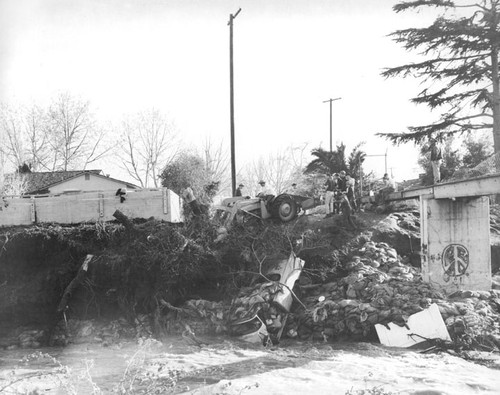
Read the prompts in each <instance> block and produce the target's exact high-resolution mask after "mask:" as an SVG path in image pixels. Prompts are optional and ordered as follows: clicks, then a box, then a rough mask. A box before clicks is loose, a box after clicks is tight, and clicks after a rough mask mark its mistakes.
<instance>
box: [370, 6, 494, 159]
mask: <svg viewBox="0 0 500 395" xmlns="http://www.w3.org/2000/svg"><path fill="white" fill-rule="evenodd" d="M499 4H500V0H478V1H476V2H474V1H470V2H468V1H467V0H457V1H448V0H414V1H402V2H399V3H398V4H396V5H395V6H394V7H393V9H394V11H395V12H397V13H399V12H402V11H406V10H417V11H418V10H419V9H420V8H423V7H427V8H429V7H436V8H439V9H440V10H441V11H442V12H441V14H440V16H439V17H438V18H437V19H436V20H435V21H434V22H433V23H432V24H431V25H430V26H428V27H424V28H409V29H404V30H398V31H395V32H394V33H392V34H391V36H392V37H393V39H394V41H396V42H397V43H400V44H402V45H403V47H404V48H405V49H406V50H407V51H418V52H419V53H420V55H422V56H423V57H424V58H425V60H423V61H420V62H416V63H409V64H405V65H402V66H398V67H392V68H388V69H386V70H385V71H384V72H383V73H382V75H383V76H385V77H396V76H400V77H408V76H412V77H417V78H420V79H423V80H424V82H427V83H428V85H429V86H428V87H427V88H425V89H424V90H422V91H421V92H420V93H419V94H418V95H417V96H416V97H415V98H413V99H412V101H413V102H414V103H418V104H426V105H427V106H429V107H430V108H431V109H433V110H434V109H440V110H441V116H440V118H439V119H438V120H437V121H436V122H434V123H432V124H429V125H423V126H412V127H409V128H408V129H409V130H408V132H406V133H381V134H379V135H382V136H385V137H387V138H389V139H390V140H391V141H392V142H393V143H396V144H399V143H405V142H409V141H413V142H415V143H421V142H423V141H426V139H427V138H429V137H430V136H434V137H437V138H438V139H441V140H444V138H445V137H446V136H448V135H452V134H455V133H463V132H471V131H476V130H491V131H492V133H493V141H494V149H495V153H498V152H500V87H499V74H498V49H499V46H500V26H499V25H500V5H499Z"/></svg>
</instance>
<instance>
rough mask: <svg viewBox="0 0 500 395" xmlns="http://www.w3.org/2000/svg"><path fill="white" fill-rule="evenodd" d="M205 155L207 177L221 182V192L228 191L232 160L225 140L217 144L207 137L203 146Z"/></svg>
mask: <svg viewBox="0 0 500 395" xmlns="http://www.w3.org/2000/svg"><path fill="white" fill-rule="evenodd" d="M203 157H204V159H205V171H206V174H207V177H208V178H209V179H210V180H211V181H216V182H219V192H225V191H228V190H229V188H230V179H231V175H230V172H229V164H230V161H229V153H228V151H227V149H224V144H223V142H222V141H221V142H220V143H219V144H216V143H213V142H212V141H211V140H210V138H207V139H206V140H205V145H204V147H203Z"/></svg>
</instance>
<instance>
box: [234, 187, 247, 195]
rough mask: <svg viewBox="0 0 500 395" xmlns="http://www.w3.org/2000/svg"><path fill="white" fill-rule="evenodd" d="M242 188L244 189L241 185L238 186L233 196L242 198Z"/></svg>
mask: <svg viewBox="0 0 500 395" xmlns="http://www.w3.org/2000/svg"><path fill="white" fill-rule="evenodd" d="M243 188H245V185H243V184H240V185H238V188H237V189H236V193H235V195H234V196H243V193H242V192H241V190H242V189H243Z"/></svg>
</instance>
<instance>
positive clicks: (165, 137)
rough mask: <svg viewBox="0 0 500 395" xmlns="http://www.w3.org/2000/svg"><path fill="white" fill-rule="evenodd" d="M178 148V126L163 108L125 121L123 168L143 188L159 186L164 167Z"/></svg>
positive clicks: (142, 113) (122, 146)
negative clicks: (168, 117)
mask: <svg viewBox="0 0 500 395" xmlns="http://www.w3.org/2000/svg"><path fill="white" fill-rule="evenodd" d="M178 151H179V140H178V138H177V134H176V133H175V128H174V126H173V124H172V123H171V122H169V121H168V120H167V118H166V117H165V116H164V115H163V114H162V113H160V111H158V110H155V109H151V110H148V111H144V112H141V113H138V114H136V115H135V116H133V117H129V118H128V119H126V120H124V121H123V122H122V131H121V139H120V154H119V156H120V159H121V163H122V167H123V169H124V170H126V171H127V173H128V174H129V175H130V176H131V177H132V178H133V179H134V180H136V181H137V182H138V183H139V184H140V185H141V187H143V188H147V187H149V186H151V185H152V186H154V187H158V186H159V185H160V180H159V178H158V176H159V174H160V172H161V168H164V167H165V166H166V165H168V164H169V163H170V162H171V161H172V160H173V159H174V158H175V156H176V155H177V153H178Z"/></svg>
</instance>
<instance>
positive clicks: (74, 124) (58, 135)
mask: <svg viewBox="0 0 500 395" xmlns="http://www.w3.org/2000/svg"><path fill="white" fill-rule="evenodd" d="M49 117H50V119H49V122H50V125H49V128H50V134H49V137H50V140H49V145H50V147H51V148H52V153H53V157H52V160H51V163H52V170H69V169H71V168H74V167H79V166H81V167H83V168H84V169H85V168H86V167H87V165H89V164H90V163H93V162H95V161H97V160H99V159H102V158H103V157H104V156H105V155H106V154H107V153H108V152H109V151H110V150H111V147H109V146H105V145H104V135H105V134H104V130H102V129H100V128H99V127H98V126H97V123H96V121H95V119H94V116H93V114H92V112H91V111H90V103H89V102H84V101H81V100H79V99H76V98H74V97H72V96H71V95H69V94H68V93H63V94H60V95H59V96H58V97H57V99H56V100H55V101H54V102H53V103H52V105H51V106H50V109H49Z"/></svg>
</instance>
